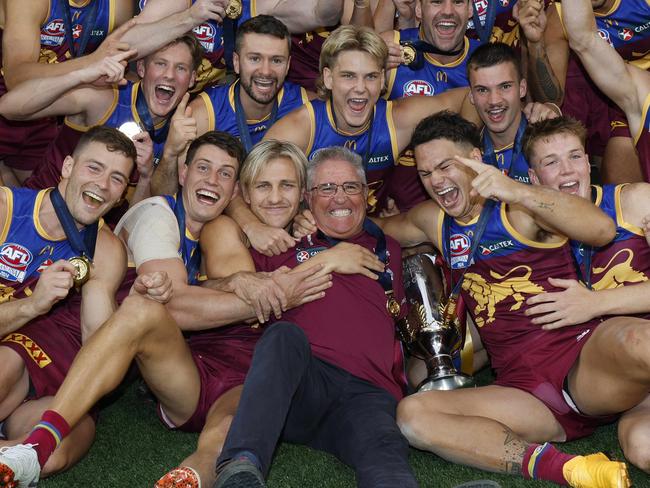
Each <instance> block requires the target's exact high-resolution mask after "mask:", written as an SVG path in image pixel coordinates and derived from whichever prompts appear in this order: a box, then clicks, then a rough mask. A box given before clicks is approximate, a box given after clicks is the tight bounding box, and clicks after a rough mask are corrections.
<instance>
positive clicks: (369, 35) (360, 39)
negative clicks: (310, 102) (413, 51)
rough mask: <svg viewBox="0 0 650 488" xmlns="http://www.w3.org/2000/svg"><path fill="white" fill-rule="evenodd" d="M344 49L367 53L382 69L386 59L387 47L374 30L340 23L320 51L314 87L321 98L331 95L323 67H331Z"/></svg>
mask: <svg viewBox="0 0 650 488" xmlns="http://www.w3.org/2000/svg"><path fill="white" fill-rule="evenodd" d="M345 51H362V52H365V53H368V54H369V55H370V56H372V57H373V58H375V60H376V61H377V64H378V65H379V66H380V67H381V69H384V67H385V66H386V61H387V60H388V47H386V43H385V42H384V40H383V39H382V38H381V37H379V34H377V33H376V32H375V31H374V30H372V29H370V28H369V27H359V26H354V25H342V26H341V27H339V28H338V29H336V30H335V31H334V32H332V33H331V34H330V35H329V37H328V38H327V40H326V41H325V42H324V43H323V47H322V49H321V52H320V62H319V68H318V70H319V72H320V76H319V77H318V80H316V89H317V90H318V95H319V96H320V97H321V98H323V99H327V98H329V97H330V95H331V91H330V90H329V89H327V87H326V86H325V83H324V82H323V69H324V68H329V69H332V67H333V66H334V65H335V64H336V60H337V59H338V57H339V54H341V53H342V52H345Z"/></svg>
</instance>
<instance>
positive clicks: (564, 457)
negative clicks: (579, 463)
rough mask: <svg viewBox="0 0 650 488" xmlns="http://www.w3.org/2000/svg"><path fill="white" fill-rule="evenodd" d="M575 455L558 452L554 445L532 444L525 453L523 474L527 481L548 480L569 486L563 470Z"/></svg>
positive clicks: (522, 466) (522, 465)
mask: <svg viewBox="0 0 650 488" xmlns="http://www.w3.org/2000/svg"><path fill="white" fill-rule="evenodd" d="M574 457H575V455H573V454H566V453H564V452H561V451H558V450H557V449H555V447H554V446H553V445H552V444H549V443H548V442H547V443H545V444H530V445H529V446H528V447H527V448H526V452H525V453H524V460H523V462H522V464H521V474H522V475H523V476H524V478H525V479H533V480H546V481H552V482H553V483H557V484H558V485H563V486H566V485H567V481H566V480H565V479H564V474H563V473H562V468H563V467H564V464H565V463H566V462H567V461H569V460H571V459H573V458H574Z"/></svg>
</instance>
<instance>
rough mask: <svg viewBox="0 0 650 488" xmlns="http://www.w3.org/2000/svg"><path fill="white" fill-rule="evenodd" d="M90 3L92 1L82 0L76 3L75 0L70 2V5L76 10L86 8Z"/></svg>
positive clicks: (69, 0)
mask: <svg viewBox="0 0 650 488" xmlns="http://www.w3.org/2000/svg"><path fill="white" fill-rule="evenodd" d="M89 3H90V0H82V1H81V2H76V1H75V0H68V4H70V6H71V7H75V8H84V7H85V6H87V5H88V4H89Z"/></svg>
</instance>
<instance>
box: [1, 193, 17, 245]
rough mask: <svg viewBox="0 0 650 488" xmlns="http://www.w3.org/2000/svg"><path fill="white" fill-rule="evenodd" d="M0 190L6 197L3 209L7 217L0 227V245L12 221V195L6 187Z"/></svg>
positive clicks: (5, 237)
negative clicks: (0, 229) (5, 210)
mask: <svg viewBox="0 0 650 488" xmlns="http://www.w3.org/2000/svg"><path fill="white" fill-rule="evenodd" d="M1 188H2V191H4V193H5V195H6V197H7V198H6V200H7V203H6V204H5V207H6V209H7V215H6V216H5V223H4V225H3V226H2V232H1V233H0V243H3V242H5V240H6V239H7V234H9V227H11V221H12V220H13V215H14V193H13V192H12V191H11V189H10V188H7V187H6V186H3V187H1Z"/></svg>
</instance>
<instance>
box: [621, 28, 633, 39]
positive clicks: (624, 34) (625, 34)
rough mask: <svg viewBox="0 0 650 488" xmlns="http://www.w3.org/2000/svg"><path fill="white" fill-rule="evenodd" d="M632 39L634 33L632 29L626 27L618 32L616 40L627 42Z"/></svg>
mask: <svg viewBox="0 0 650 488" xmlns="http://www.w3.org/2000/svg"><path fill="white" fill-rule="evenodd" d="M633 37H634V32H632V29H628V28H627V27H625V28H623V29H621V30H619V31H618V38H619V39H620V40H621V41H629V40H630V39H632V38H633Z"/></svg>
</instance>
